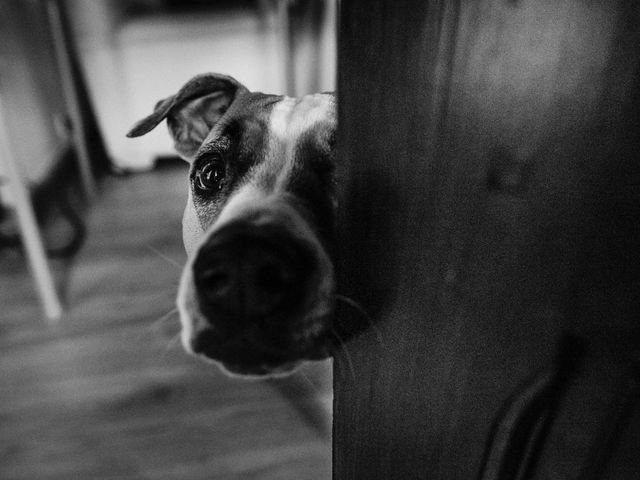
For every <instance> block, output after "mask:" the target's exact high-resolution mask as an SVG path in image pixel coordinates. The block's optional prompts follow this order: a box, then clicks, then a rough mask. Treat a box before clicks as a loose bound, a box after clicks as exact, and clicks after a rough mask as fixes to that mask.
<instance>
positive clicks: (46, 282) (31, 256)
mask: <svg viewBox="0 0 640 480" xmlns="http://www.w3.org/2000/svg"><path fill="white" fill-rule="evenodd" d="M8 140H9V139H8V135H7V132H6V129H5V125H4V119H3V117H2V104H1V103H0V159H1V160H2V163H3V166H4V167H5V170H6V171H5V173H6V175H7V177H8V179H9V185H8V187H9V188H10V190H11V194H12V196H13V199H14V202H15V208H16V214H17V217H18V226H19V228H20V237H21V239H22V242H23V244H24V247H25V251H26V253H27V259H28V261H29V266H30V268H31V272H32V274H33V277H34V280H35V284H36V288H37V290H38V294H39V295H40V300H41V302H42V306H43V308H44V312H45V315H46V316H47V318H48V319H49V320H51V321H55V320H58V319H59V318H60V316H61V315H62V306H61V303H60V299H59V298H58V294H57V292H56V288H55V283H54V281H53V276H52V275H51V270H50V269H49V263H48V261H47V257H46V254H45V250H44V246H43V244H42V237H41V235H40V229H39V228H38V223H37V222H36V217H35V214H34V211H33V207H32V205H31V200H30V198H29V194H28V192H27V189H26V188H25V186H24V185H23V183H22V179H21V177H20V174H19V172H18V169H17V167H16V164H15V162H14V159H13V156H12V154H11V151H10V148H9V143H8Z"/></svg>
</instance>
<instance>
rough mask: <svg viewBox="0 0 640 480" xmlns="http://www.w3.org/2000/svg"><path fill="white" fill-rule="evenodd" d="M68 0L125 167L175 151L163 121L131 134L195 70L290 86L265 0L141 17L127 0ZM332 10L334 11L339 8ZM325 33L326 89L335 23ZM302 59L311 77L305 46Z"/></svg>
mask: <svg viewBox="0 0 640 480" xmlns="http://www.w3.org/2000/svg"><path fill="white" fill-rule="evenodd" d="M328 1H329V3H330V4H334V3H335V0H328ZM96 3H99V4H100V6H96V5H94V4H96ZM68 5H69V7H70V13H71V15H72V17H73V18H74V24H75V25H76V34H77V36H78V39H79V42H78V45H79V48H80V54H81V58H82V61H83V66H84V71H85V74H86V76H87V80H88V84H89V89H90V92H91V95H92V98H93V101H94V106H95V109H96V113H97V115H98V121H99V123H100V126H101V128H102V131H103V134H104V137H105V140H106V143H107V148H108V149H109V151H110V153H111V156H112V158H113V160H114V162H115V163H116V164H117V165H119V166H121V167H124V168H132V169H145V168H149V167H150V166H151V165H152V162H153V158H154V157H156V156H157V155H168V154H172V153H173V150H172V145H171V141H170V139H169V136H168V135H167V133H166V128H164V126H163V127H160V128H158V129H156V130H154V131H152V132H151V133H149V134H147V135H146V136H144V137H141V138H139V139H135V140H131V139H127V138H126V137H125V134H126V132H127V130H128V129H129V127H130V126H131V125H132V124H133V123H134V122H135V121H137V120H139V119H140V118H142V117H144V116H146V115H148V114H149V113H150V112H151V110H152V108H153V106H154V105H155V103H156V102H157V101H158V100H159V99H161V98H164V97H166V96H168V95H171V94H173V93H175V92H176V91H177V90H178V89H179V88H180V87H181V86H182V85H183V84H184V83H185V82H186V81H187V80H188V79H189V78H191V77H192V76H194V75H196V74H199V73H203V72H209V71H210V72H219V73H225V74H228V75H232V76H234V77H235V78H237V79H238V80H239V81H240V82H242V83H244V84H245V85H246V86H247V87H248V88H249V89H252V90H260V91H264V92H267V93H283V92H284V68H283V67H282V62H283V58H282V52H281V51H280V48H279V43H278V31H277V24H276V16H275V14H274V12H271V13H270V12H269V11H268V10H267V11H265V9H264V8H260V3H259V2H256V8H253V9H251V8H249V9H247V8H244V9H241V8H236V9H232V10H221V11H215V10H214V11H212V12H211V13H208V14H197V15H195V14H181V15H174V16H171V17H169V16H164V15H148V16H142V17H138V18H134V19H127V18H125V17H123V16H122V13H121V12H122V9H121V6H122V5H123V3H122V2H121V0H108V1H106V2H88V1H87V2H85V1H82V2H80V1H78V0H70V1H69V2H68ZM263 7H264V4H263ZM331 8H333V14H334V15H335V8H334V7H331ZM331 8H330V9H329V10H328V14H331ZM100 18H102V19H103V20H102V21H100V20H99V19H100ZM322 38H323V40H322V42H323V46H326V47H327V48H328V49H329V50H328V52H327V51H325V53H324V54H323V55H322V56H321V60H320V61H322V62H326V64H327V65H326V67H324V68H322V69H321V71H322V72H323V78H322V80H321V81H320V84H321V85H322V90H333V89H334V84H335V50H331V49H332V48H335V25H334V24H333V22H331V24H330V25H328V30H326V31H325V33H324V35H323V37H322ZM296 60H297V61H296V63H297V72H298V76H299V79H300V82H303V83H304V78H305V72H307V71H308V70H309V67H308V63H307V64H306V65H307V66H305V62H308V60H309V58H308V56H306V55H305V54H304V49H302V50H300V52H299V53H298V55H297V56H296ZM314 61H317V60H314ZM298 87H299V88H297V90H298V93H307V92H303V90H305V88H304V85H298Z"/></svg>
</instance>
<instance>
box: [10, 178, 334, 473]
mask: <svg viewBox="0 0 640 480" xmlns="http://www.w3.org/2000/svg"><path fill="white" fill-rule="evenodd" d="M184 175H185V172H184V170H183V168H178V167H172V168H163V169H160V170H156V171H154V172H151V173H145V174H136V175H132V176H129V177H123V178H108V179H107V180H106V181H105V183H104V185H103V192H102V194H101V196H100V198H99V200H98V201H97V202H96V203H95V204H94V205H93V206H92V207H91V208H90V210H89V212H88V226H89V237H88V239H87V243H86V245H85V246H84V248H83V249H82V251H81V252H80V253H79V254H78V256H77V257H76V258H75V259H74V260H73V261H71V262H67V263H65V262H60V261H57V262H56V263H54V268H55V274H56V278H57V280H58V283H59V286H60V288H61V290H62V291H63V292H64V294H65V299H66V302H67V312H66V314H65V316H64V318H63V319H62V321H61V322H60V323H59V324H58V325H47V324H46V322H45V321H44V319H43V315H42V314H41V311H40V308H39V305H38V303H37V298H36V296H35V294H34V291H33V286H32V283H31V278H30V276H29V275H28V272H27V271H26V266H25V262H24V259H23V258H22V257H21V255H20V254H19V253H17V252H15V251H8V250H5V251H0V478H1V479H5V480H6V479H107V478H109V479H173V478H175V479H260V480H268V479H274V480H275V479H278V480H287V479H292V480H293V479H295V480H305V479H310V480H311V479H312V480H321V479H326V478H330V470H331V466H330V462H331V460H330V433H329V428H328V418H327V410H326V408H323V405H324V406H325V407H326V405H327V404H328V403H330V398H331V391H330V373H329V365H328V364H327V363H324V364H316V365H315V366H312V367H310V368H308V369H306V370H305V371H303V372H302V373H298V374H296V375H295V376H294V377H293V378H291V379H289V380H283V381H280V380H278V381H269V382H264V381H242V380H237V379H230V378H227V377H225V376H223V375H222V374H220V373H219V372H218V371H217V370H216V369H215V368H212V367H211V366H208V365H204V364H202V363H200V362H199V361H197V360H195V359H192V358H191V357H188V356H187V355H185V354H184V353H183V352H182V350H181V347H180V345H179V342H177V341H176V340H175V338H176V337H175V334H176V333H177V332H178V325H177V322H178V320H177V317H176V315H175V313H168V312H171V311H172V309H173V297H174V293H175V289H176V285H177V281H178V277H179V268H178V267H177V266H176V265H174V263H177V264H181V263H182V262H183V261H184V254H183V251H182V244H181V239H180V218H181V212H182V209H183V207H184V204H183V202H184V198H185V192H184V191H183V190H184Z"/></svg>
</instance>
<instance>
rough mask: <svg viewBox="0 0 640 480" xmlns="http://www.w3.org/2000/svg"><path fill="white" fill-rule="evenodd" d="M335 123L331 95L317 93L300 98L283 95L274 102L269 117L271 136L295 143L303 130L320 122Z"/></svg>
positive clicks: (310, 128) (284, 141)
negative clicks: (279, 99)
mask: <svg viewBox="0 0 640 480" xmlns="http://www.w3.org/2000/svg"><path fill="white" fill-rule="evenodd" d="M334 123H335V101H334V98H333V95H330V94H325V93H317V94H313V95H306V96H304V97H301V98H292V97H284V98H283V99H282V100H281V101H279V102H278V103H276V104H275V105H274V106H273V108H272V110H271V115H270V118H269V131H270V132H269V133H270V136H271V138H273V139H277V140H279V141H280V142H283V143H295V142H296V141H297V140H298V139H299V138H300V137H301V136H302V134H304V133H305V132H307V131H309V130H312V129H316V128H318V127H319V126H320V125H321V124H329V125H333V124H334Z"/></svg>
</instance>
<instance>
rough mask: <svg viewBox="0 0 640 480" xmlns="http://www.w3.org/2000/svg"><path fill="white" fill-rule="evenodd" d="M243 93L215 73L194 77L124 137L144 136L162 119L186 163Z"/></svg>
mask: <svg viewBox="0 0 640 480" xmlns="http://www.w3.org/2000/svg"><path fill="white" fill-rule="evenodd" d="M247 92H248V90H247V88H246V87H245V86H244V85H242V84H241V83H239V82H238V81H237V80H236V79H234V78H232V77H229V76H226V75H219V74H216V73H205V74H202V75H198V76H196V77H193V78H192V79H191V80H189V81H188V82H187V83H186V84H185V85H184V86H183V87H182V88H181V89H180V90H179V91H178V93H176V94H175V95H172V96H171V97H168V98H165V99H164V100H161V101H159V102H158V103H157V104H156V107H155V110H154V112H153V113H152V114H151V115H149V116H148V117H145V118H143V119H142V120H140V121H139V122H138V123H136V124H135V125H134V126H133V128H132V129H131V130H130V131H129V133H127V137H139V136H141V135H144V134H145V133H148V132H150V131H151V130H153V129H154V128H155V127H156V126H157V125H158V124H159V123H160V122H162V120H164V119H165V118H166V119H167V125H168V126H169V131H170V132H171V135H172V137H173V141H174V144H175V149H176V150H177V151H178V153H179V154H180V155H182V156H183V157H185V158H186V159H190V158H191V157H193V155H195V153H196V152H197V151H198V148H200V145H202V142H203V141H204V139H205V138H206V137H207V135H208V134H209V131H210V130H211V128H212V127H213V126H214V125H215V124H216V123H217V122H218V120H220V117H222V115H224V112H226V111H227V109H228V108H229V106H230V105H231V104H232V103H233V102H234V100H235V99H236V98H237V97H238V96H239V95H241V94H243V93H247Z"/></svg>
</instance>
